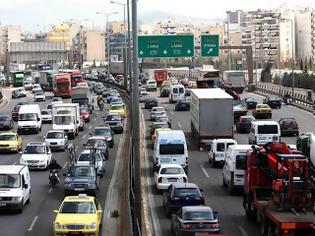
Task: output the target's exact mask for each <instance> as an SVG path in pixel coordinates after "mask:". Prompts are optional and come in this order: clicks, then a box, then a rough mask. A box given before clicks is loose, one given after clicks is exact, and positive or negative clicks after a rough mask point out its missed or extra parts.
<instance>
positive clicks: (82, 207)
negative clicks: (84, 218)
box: [60, 202, 96, 214]
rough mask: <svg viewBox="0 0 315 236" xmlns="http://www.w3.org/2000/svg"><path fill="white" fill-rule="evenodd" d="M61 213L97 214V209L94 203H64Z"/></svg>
mask: <svg viewBox="0 0 315 236" xmlns="http://www.w3.org/2000/svg"><path fill="white" fill-rule="evenodd" d="M60 213H63V214H75V213H77V214H95V213H96V209H95V207H94V204H93V203H92V202H64V203H63V205H62V207H61V209H60Z"/></svg>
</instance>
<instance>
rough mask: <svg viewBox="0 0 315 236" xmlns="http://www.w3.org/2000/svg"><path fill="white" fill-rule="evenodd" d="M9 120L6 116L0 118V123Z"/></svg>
mask: <svg viewBox="0 0 315 236" xmlns="http://www.w3.org/2000/svg"><path fill="white" fill-rule="evenodd" d="M7 120H9V117H8V116H0V121H7Z"/></svg>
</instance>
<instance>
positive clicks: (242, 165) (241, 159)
mask: <svg viewBox="0 0 315 236" xmlns="http://www.w3.org/2000/svg"><path fill="white" fill-rule="evenodd" d="M235 168H236V169H237V170H245V169H246V154H243V155H236V163H235Z"/></svg>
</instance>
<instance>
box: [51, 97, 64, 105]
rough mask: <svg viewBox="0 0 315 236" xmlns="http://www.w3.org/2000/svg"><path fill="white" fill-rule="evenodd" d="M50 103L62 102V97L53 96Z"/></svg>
mask: <svg viewBox="0 0 315 236" xmlns="http://www.w3.org/2000/svg"><path fill="white" fill-rule="evenodd" d="M50 103H51V104H58V103H62V98H61V97H53V98H52V99H51V100H50Z"/></svg>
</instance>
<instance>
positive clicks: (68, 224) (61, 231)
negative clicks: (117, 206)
mask: <svg viewBox="0 0 315 236" xmlns="http://www.w3.org/2000/svg"><path fill="white" fill-rule="evenodd" d="M54 212H55V213H56V214H57V216H56V219H55V221H54V222H53V231H54V236H61V235H94V236H98V235H99V230H100V225H101V223H102V216H103V211H102V209H101V206H100V204H99V202H98V201H97V199H96V198H95V197H90V196H87V195H86V194H79V195H78V196H69V197H66V198H65V199H64V200H63V202H62V204H61V206H60V208H59V210H54Z"/></svg>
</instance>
